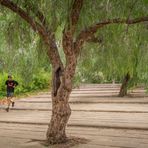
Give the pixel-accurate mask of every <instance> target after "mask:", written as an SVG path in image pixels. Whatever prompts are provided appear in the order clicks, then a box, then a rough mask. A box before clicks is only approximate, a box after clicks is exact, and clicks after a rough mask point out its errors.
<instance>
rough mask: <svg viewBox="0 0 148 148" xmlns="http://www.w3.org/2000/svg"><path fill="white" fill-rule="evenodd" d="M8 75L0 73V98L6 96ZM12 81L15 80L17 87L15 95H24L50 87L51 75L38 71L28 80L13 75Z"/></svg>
mask: <svg viewBox="0 0 148 148" xmlns="http://www.w3.org/2000/svg"><path fill="white" fill-rule="evenodd" d="M7 76H8V74H6V73H0V98H2V97H4V96H5V95H6V86H5V81H6V80H7ZM13 79H15V80H16V81H17V82H18V83H19V85H18V86H17V87H16V89H15V94H16V95H19V94H25V93H27V92H31V91H35V90H43V89H46V88H50V87H51V73H50V72H45V71H40V72H39V73H37V74H36V75H35V74H33V76H32V77H31V79H30V78H28V79H26V80H25V79H24V77H22V76H20V75H15V74H14V75H13Z"/></svg>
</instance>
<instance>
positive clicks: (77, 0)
mask: <svg viewBox="0 0 148 148" xmlns="http://www.w3.org/2000/svg"><path fill="white" fill-rule="evenodd" d="M82 6H83V0H74V2H73V4H72V8H71V12H70V15H69V16H68V22H67V26H66V25H65V28H64V31H63V42H62V43H63V49H64V53H65V55H66V59H67V61H68V57H69V56H71V55H74V54H75V53H74V50H73V35H74V32H75V30H76V26H77V23H78V20H79V16H80V11H81V9H82Z"/></svg>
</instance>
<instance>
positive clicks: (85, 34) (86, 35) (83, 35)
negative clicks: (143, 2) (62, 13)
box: [75, 16, 148, 55]
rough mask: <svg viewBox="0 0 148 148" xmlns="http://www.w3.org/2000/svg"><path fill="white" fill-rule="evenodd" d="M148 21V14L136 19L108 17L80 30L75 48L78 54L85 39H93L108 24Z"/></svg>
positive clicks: (130, 23)
mask: <svg viewBox="0 0 148 148" xmlns="http://www.w3.org/2000/svg"><path fill="white" fill-rule="evenodd" d="M146 21H148V16H145V17H139V18H135V19H121V18H117V19H108V20H105V21H102V22H99V23H96V24H94V25H92V26H90V27H88V28H86V29H84V30H82V31H81V32H80V34H79V35H78V36H77V38H76V41H75V49H76V51H75V52H76V54H77V55H78V54H79V51H80V48H82V46H83V44H84V42H85V41H87V40H89V39H91V37H92V36H93V35H94V34H95V33H96V32H97V31H98V29H100V28H103V27H105V26H107V25H111V24H128V25H132V24H136V23H141V22H146Z"/></svg>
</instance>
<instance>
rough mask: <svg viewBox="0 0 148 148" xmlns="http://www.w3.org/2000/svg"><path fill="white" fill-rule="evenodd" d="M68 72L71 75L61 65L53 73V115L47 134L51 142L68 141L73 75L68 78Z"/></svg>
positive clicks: (48, 140)
mask: <svg viewBox="0 0 148 148" xmlns="http://www.w3.org/2000/svg"><path fill="white" fill-rule="evenodd" d="M73 70H74V71H75V69H73ZM67 72H69V74H68V73H67ZM67 74H68V75H70V74H71V71H66V70H65V69H62V68H61V67H59V68H58V69H57V70H56V71H54V73H53V87H52V116H51V120H50V123H49V126H48V130H47V134H46V135H47V142H48V143H50V144H57V143H64V142H66V141H67V136H66V131H65V130H66V125H67V123H68V120H69V117H70V115H71V108H70V106H69V103H68V100H69V96H70V93H71V91H72V77H68V78H67ZM69 78H70V79H69ZM67 80H68V81H67Z"/></svg>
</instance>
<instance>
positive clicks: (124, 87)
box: [119, 73, 130, 97]
mask: <svg viewBox="0 0 148 148" xmlns="http://www.w3.org/2000/svg"><path fill="white" fill-rule="evenodd" d="M129 80H130V74H129V73H127V74H126V75H125V77H124V79H123V82H122V85H121V88H120V92H119V97H124V96H125V95H127V87H128V82H129Z"/></svg>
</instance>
